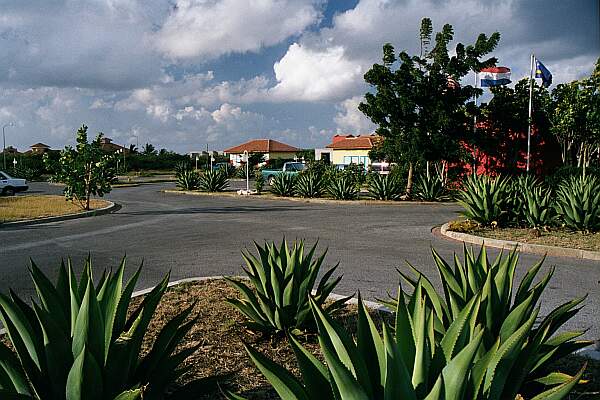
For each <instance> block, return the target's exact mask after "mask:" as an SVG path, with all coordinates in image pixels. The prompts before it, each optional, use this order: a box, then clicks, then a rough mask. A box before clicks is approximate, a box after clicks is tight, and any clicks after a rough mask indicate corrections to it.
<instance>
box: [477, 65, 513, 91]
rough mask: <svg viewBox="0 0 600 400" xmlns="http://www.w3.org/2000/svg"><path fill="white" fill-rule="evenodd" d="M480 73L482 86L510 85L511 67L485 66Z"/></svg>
mask: <svg viewBox="0 0 600 400" xmlns="http://www.w3.org/2000/svg"><path fill="white" fill-rule="evenodd" d="M479 73H480V76H479V77H480V82H481V87H490V86H500V85H508V84H509V83H510V68H506V67H491V68H484V69H482V70H481V71H479Z"/></svg>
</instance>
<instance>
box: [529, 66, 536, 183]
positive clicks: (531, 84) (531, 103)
mask: <svg viewBox="0 0 600 400" xmlns="http://www.w3.org/2000/svg"><path fill="white" fill-rule="evenodd" d="M534 60H535V56H534V55H533V54H531V68H530V69H529V118H528V120H527V173H528V174H529V157H530V156H531V113H532V110H533V64H534Z"/></svg>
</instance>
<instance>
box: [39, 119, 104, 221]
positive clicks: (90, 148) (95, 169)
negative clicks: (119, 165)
mask: <svg viewBox="0 0 600 400" xmlns="http://www.w3.org/2000/svg"><path fill="white" fill-rule="evenodd" d="M87 130H88V127H87V126H85V125H82V126H81V128H79V130H78V131H77V145H76V146H75V148H73V147H71V146H66V147H65V149H64V150H62V151H61V152H60V158H59V160H58V162H57V163H55V164H53V163H52V162H51V160H50V159H49V158H48V157H47V156H46V157H44V162H45V163H46V165H48V166H50V165H51V164H52V165H53V167H54V168H55V174H54V179H55V180H56V181H58V182H62V183H64V184H65V189H64V194H65V197H66V199H67V200H71V201H77V203H78V204H79V205H80V206H81V208H83V209H84V210H89V209H90V198H91V196H92V195H94V196H100V197H102V196H104V194H106V193H109V192H110V190H111V184H112V182H113V181H114V180H115V169H114V162H115V160H114V155H112V154H106V153H105V152H104V151H102V147H101V144H100V140H101V139H102V136H103V134H102V133H98V135H97V136H96V139H94V140H93V141H92V142H88V135H87Z"/></svg>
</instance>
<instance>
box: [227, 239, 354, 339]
mask: <svg viewBox="0 0 600 400" xmlns="http://www.w3.org/2000/svg"><path fill="white" fill-rule="evenodd" d="M254 245H255V248H256V254H252V253H251V252H250V251H249V250H245V251H242V257H243V259H244V261H245V263H246V266H245V267H242V268H243V270H244V272H245V273H246V275H247V276H248V278H249V284H248V283H245V282H241V281H239V280H235V279H232V278H226V280H227V281H228V282H229V284H230V285H231V286H233V287H234V288H235V289H237V290H238V292H239V293H240V298H239V299H227V300H226V301H227V302H228V303H229V304H231V305H232V306H233V307H235V308H236V309H237V310H238V311H240V312H241V313H242V314H244V316H245V317H246V318H247V319H248V321H247V326H248V327H249V328H250V329H253V330H258V331H263V332H275V331H287V330H290V329H291V330H293V329H309V330H310V329H314V322H313V319H312V315H311V313H310V307H309V303H308V296H309V295H310V294H311V291H312V290H313V289H314V296H315V301H316V302H317V303H318V304H319V305H324V304H325V302H326V301H327V298H328V296H329V295H330V294H331V293H332V292H333V290H334V289H335V287H336V286H337V285H338V283H339V282H340V280H341V276H338V277H337V278H335V279H334V278H332V276H333V274H334V273H335V271H336V269H337V266H334V267H333V268H330V269H329V270H328V271H327V272H325V273H324V274H323V276H322V278H321V280H320V281H319V282H318V284H317V277H318V275H319V272H320V271H321V268H322V266H323V261H324V259H325V256H326V254H327V250H325V251H324V252H323V253H322V254H321V255H319V256H315V252H316V248H317V245H318V243H315V244H314V245H313V246H312V247H311V248H310V249H309V250H308V252H305V249H304V242H303V241H298V242H293V244H292V245H291V246H290V245H288V242H287V241H286V240H285V239H283V241H282V242H281V244H280V245H275V243H274V242H272V243H268V242H265V244H264V245H262V246H261V245H259V244H258V243H254ZM315 285H316V288H315ZM345 300H347V299H341V300H337V301H335V302H332V303H331V304H329V305H328V306H327V311H328V312H334V311H336V310H337V309H339V308H341V307H343V305H344V304H343V303H344V302H345Z"/></svg>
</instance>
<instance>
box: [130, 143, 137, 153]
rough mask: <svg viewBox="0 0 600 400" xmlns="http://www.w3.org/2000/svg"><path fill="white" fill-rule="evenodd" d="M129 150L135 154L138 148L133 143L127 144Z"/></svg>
mask: <svg viewBox="0 0 600 400" xmlns="http://www.w3.org/2000/svg"><path fill="white" fill-rule="evenodd" d="M129 152H130V153H131V154H135V153H137V152H138V148H137V146H136V145H135V144H130V145H129Z"/></svg>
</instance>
